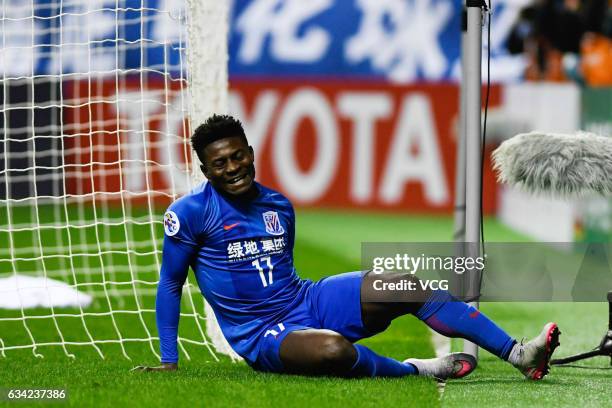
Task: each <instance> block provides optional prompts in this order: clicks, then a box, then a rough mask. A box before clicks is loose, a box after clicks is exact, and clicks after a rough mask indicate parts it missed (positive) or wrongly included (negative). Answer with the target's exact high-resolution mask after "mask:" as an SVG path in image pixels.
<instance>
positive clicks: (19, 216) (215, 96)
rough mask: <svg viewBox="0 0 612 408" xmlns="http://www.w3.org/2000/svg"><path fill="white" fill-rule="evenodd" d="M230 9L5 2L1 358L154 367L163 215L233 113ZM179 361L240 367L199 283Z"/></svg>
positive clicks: (163, 0) (1, 29) (0, 54)
mask: <svg viewBox="0 0 612 408" xmlns="http://www.w3.org/2000/svg"><path fill="white" fill-rule="evenodd" d="M153 6H157V7H156V8H154V7H153ZM228 7H229V6H228V4H227V2H218V1H214V0H206V1H196V0H177V1H167V0H159V1H147V0H114V1H108V0H88V1H85V0H28V1H21V0H19V1H17V0H0V8H1V10H0V36H1V37H0V75H2V91H1V92H0V100H1V102H2V104H1V107H0V129H2V137H1V138H0V242H2V243H3V245H2V246H1V247H0V356H4V357H7V358H10V356H11V353H20V352H31V353H32V354H34V355H35V356H37V357H42V356H44V355H45V353H46V352H48V351H47V350H52V351H51V352H52V353H56V352H60V353H63V354H65V355H66V356H70V357H77V358H78V357H79V355H80V353H81V352H82V350H87V352H83V355H86V353H90V352H93V354H95V355H97V356H99V357H102V358H112V357H114V356H123V357H125V358H128V359H142V358H147V356H148V357H152V356H153V357H155V358H159V354H158V349H159V347H158V338H157V329H156V326H155V293H156V287H157V282H158V280H159V269H160V264H161V249H162V242H163V220H162V217H163V213H164V211H165V209H166V208H167V206H168V205H169V204H170V203H171V202H172V201H173V200H175V199H176V198H178V197H179V196H180V195H182V194H184V193H186V192H187V191H189V189H191V188H192V187H193V186H194V185H195V184H196V183H199V182H201V181H202V176H201V175H200V174H199V173H200V172H199V165H194V164H193V163H192V160H195V161H197V158H196V156H195V154H192V153H191V147H190V145H189V135H190V133H191V129H192V128H193V126H197V125H198V124H199V123H201V122H202V120H203V119H204V118H205V117H207V116H208V115H209V114H211V113H213V112H225V111H227V86H228V81H227V59H228V56H227V31H228V21H227V19H228V14H229V12H228ZM179 351H180V353H181V355H182V356H183V357H184V358H187V359H189V358H191V357H192V356H194V355H195V354H198V353H204V354H202V355H205V356H207V357H206V358H210V359H213V360H218V359H219V353H223V354H229V355H230V356H231V357H232V358H237V356H236V355H235V354H231V353H233V352H232V351H231V348H229V346H228V345H227V342H225V339H224V338H223V336H222V334H221V332H220V330H219V327H218V325H217V323H216V321H215V319H214V314H213V313H212V311H211V310H210V307H209V306H207V305H206V304H205V302H204V300H203V298H202V295H201V294H200V292H199V290H198V288H197V285H196V284H195V280H194V279H193V276H191V277H190V278H189V279H188V281H187V283H186V285H185V286H184V288H183V300H182V305H181V324H180V328H179ZM194 353H195V354H194ZM198 355H200V354H198Z"/></svg>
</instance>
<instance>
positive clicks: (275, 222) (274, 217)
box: [262, 211, 285, 235]
mask: <svg viewBox="0 0 612 408" xmlns="http://www.w3.org/2000/svg"><path fill="white" fill-rule="evenodd" d="M262 215H263V219H264V224H265V225H266V232H267V233H268V234H272V235H283V234H284V233H285V229H284V228H283V226H282V225H281V223H280V219H279V218H278V213H277V212H276V211H266V212H265V213H263V214H262Z"/></svg>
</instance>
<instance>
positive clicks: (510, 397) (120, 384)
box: [0, 208, 612, 407]
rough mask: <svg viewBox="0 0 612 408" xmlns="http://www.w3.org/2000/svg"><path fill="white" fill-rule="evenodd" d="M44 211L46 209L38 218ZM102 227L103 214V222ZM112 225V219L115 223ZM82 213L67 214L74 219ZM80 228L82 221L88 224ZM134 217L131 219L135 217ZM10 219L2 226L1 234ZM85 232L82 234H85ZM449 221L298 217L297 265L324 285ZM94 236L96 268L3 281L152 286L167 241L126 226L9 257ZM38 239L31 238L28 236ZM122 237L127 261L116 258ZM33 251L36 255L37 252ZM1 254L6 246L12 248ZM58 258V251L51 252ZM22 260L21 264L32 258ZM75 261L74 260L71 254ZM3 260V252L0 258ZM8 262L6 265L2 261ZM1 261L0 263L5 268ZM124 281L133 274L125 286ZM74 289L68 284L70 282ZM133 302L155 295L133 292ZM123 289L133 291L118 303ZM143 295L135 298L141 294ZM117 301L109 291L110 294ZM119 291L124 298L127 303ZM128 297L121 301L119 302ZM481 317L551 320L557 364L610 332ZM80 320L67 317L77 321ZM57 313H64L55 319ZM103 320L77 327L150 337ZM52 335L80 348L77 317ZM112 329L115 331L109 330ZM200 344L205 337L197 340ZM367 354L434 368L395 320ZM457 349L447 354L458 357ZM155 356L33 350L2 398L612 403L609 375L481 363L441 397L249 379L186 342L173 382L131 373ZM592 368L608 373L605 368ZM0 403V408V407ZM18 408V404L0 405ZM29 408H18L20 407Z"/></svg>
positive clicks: (9, 338)
mask: <svg viewBox="0 0 612 408" xmlns="http://www.w3.org/2000/svg"><path fill="white" fill-rule="evenodd" d="M45 211H51V210H49V209H45V208H43V209H42V213H41V216H43V217H44V216H47V215H48V216H51V214H45V213H44V212H45ZM106 215H107V216H108V215H109V214H106ZM110 215H111V216H112V215H113V214H110ZM72 216H74V217H83V214H80V215H79V214H76V213H75V214H74V215H73V214H72V213H70V214H68V218H70V217H72ZM85 216H86V217H87V216H88V215H87V214H85ZM136 216H137V215H136ZM2 217H6V215H5V214H3V215H0V223H2V224H3V225H6V222H7V220H6V218H2ZM28 217H30V215H29V213H27V214H25V213H24V214H21V213H19V212H18V211H16V212H14V213H13V214H12V219H11V221H12V222H16V221H18V222H20V223H22V224H24V223H27V222H29V221H32V220H31V219H30V218H28ZM84 229H85V231H83V230H84ZM451 230H452V219H451V217H441V218H440V217H426V216H422V217H420V216H405V215H377V214H368V213H359V212H339V211H338V212H336V211H313V210H309V211H298V215H297V239H296V248H295V258H296V266H297V269H298V272H299V273H300V275H301V276H302V277H305V278H311V279H317V278H320V277H323V276H327V275H331V274H335V273H340V272H345V271H350V270H356V269H360V244H361V242H364V241H397V242H399V241H421V242H429V241H448V240H449V239H450V236H451ZM486 231H487V239H489V240H495V241H517V240H522V239H523V237H520V236H518V235H517V234H514V233H513V232H511V231H509V230H507V229H505V228H503V227H502V226H500V225H499V224H498V223H497V222H495V221H494V220H487V223H486ZM96 233H97V234H98V236H99V238H100V240H101V241H102V245H103V247H102V248H101V249H102V250H103V251H104V252H105V254H104V255H103V256H102V257H93V258H92V257H86V256H79V255H78V254H77V255H75V256H74V257H73V264H72V265H68V264H67V261H66V259H65V258H62V257H58V258H51V259H48V260H46V261H45V264H44V265H42V263H41V262H40V261H29V262H30V263H27V262H26V261H20V262H17V263H16V264H15V265H8V263H6V262H0V274H6V273H11V271H12V268H13V266H14V267H15V268H16V269H17V270H19V271H21V270H28V268H29V269H30V270H35V269H34V268H41V267H43V266H44V268H45V269H46V270H47V272H49V273H50V274H53V273H54V272H57V271H65V270H66V269H70V267H72V268H73V269H76V270H81V271H82V270H92V271H95V270H96V268H99V267H100V265H101V264H104V266H105V267H108V266H109V265H117V266H118V267H117V268H116V270H114V271H113V276H109V277H106V278H105V279H109V280H112V279H111V278H114V279H116V280H118V281H121V280H125V279H127V278H131V277H132V276H131V275H129V272H128V271H127V270H126V268H125V267H123V268H122V267H121V266H126V265H132V270H133V271H136V275H135V276H133V277H134V278H136V279H142V280H143V281H146V280H152V278H153V277H154V275H153V274H155V273H156V272H155V267H156V259H155V255H154V254H151V253H150V248H147V247H146V245H144V246H143V245H140V246H139V244H138V243H139V242H145V241H148V240H150V239H151V237H152V236H155V235H156V234H157V235H158V237H161V236H162V231H161V229H160V227H159V226H158V227H156V230H154V231H151V229H150V227H148V226H143V227H134V228H132V229H125V228H123V226H122V225H117V226H109V227H108V228H107V229H104V230H102V229H99V230H97V231H96V230H95V229H93V228H91V227H89V229H87V228H75V229H74V231H70V232H68V231H64V232H62V234H68V235H61V236H58V235H57V233H56V232H55V231H43V232H41V235H40V236H37V233H33V232H31V231H30V232H27V231H24V232H20V233H15V234H13V239H14V241H13V247H17V248H25V247H36V246H38V245H41V244H42V246H43V250H44V251H45V253H53V251H56V252H57V253H65V251H66V249H65V248H61V247H59V244H58V242H65V241H66V239H68V238H70V239H71V240H72V243H73V246H74V247H75V248H78V246H79V245H84V246H87V245H89V246H91V245H97V240H96V239H95V235H96ZM33 235H36V236H33ZM126 235H127V236H128V241H130V245H131V246H130V248H131V253H130V255H125V254H122V253H120V252H114V251H113V249H116V248H117V245H119V244H120V243H121V242H124V241H125V237H126ZM8 239H9V237H8V236H7V234H6V233H0V242H3V243H5V244H6V243H7V242H8ZM33 243H34V245H33ZM7 245H8V244H7ZM56 247H57V248H56ZM36 251H37V249H36V248H35V249H34V251H33V253H29V254H28V253H26V252H23V251H22V252H20V253H19V254H20V256H21V257H32V255H35V254H36ZM77 252H78V251H77ZM4 254H6V252H5V253H4ZM3 256H6V255H3ZM1 258H2V256H0V259H1ZM126 274H128V275H127V276H126ZM67 278H68V280H70V276H68V277H67ZM82 279H84V280H85V281H86V282H89V283H91V284H92V285H95V286H92V287H94V288H99V289H96V290H99V291H102V290H103V288H104V287H107V290H108V291H109V294H111V296H109V299H110V301H106V299H105V297H96V300H95V302H94V304H93V305H92V311H95V312H97V313H106V312H109V311H110V310H120V309H130V308H133V307H134V306H135V298H134V296H133V295H132V296H129V291H130V290H132V288H131V287H123V286H120V285H112V284H109V283H108V282H107V283H106V285H103V283H104V282H103V281H101V277H100V276H98V275H96V274H95V273H92V274H90V275H86V276H85V277H83V278H82ZM136 288H137V289H139V292H138V293H147V290H150V289H152V288H151V287H150V286H147V285H145V284H137V285H136ZM125 290H127V291H128V292H125ZM140 290H142V291H140ZM113 291H115V292H113ZM122 291H123V292H122ZM120 293H127V294H128V296H115V295H114V294H120ZM137 299H138V302H139V306H140V307H141V308H145V309H151V308H152V307H153V305H154V295H153V293H150V294H144V295H139V296H138V297H137ZM194 299H196V302H195V305H194V306H192V305H191V304H189V303H188V302H184V303H183V305H182V311H183V312H185V313H189V311H190V310H191V308H192V307H196V309H199V308H201V306H202V303H201V300H197V299H198V296H195V297H194ZM482 308H483V310H484V311H485V312H486V313H488V314H490V315H491V316H492V317H494V318H495V320H496V321H498V322H499V323H500V325H501V326H502V327H504V328H506V329H508V330H509V331H510V333H511V334H512V335H514V336H516V337H518V338H520V337H523V336H524V337H530V336H532V335H534V334H536V333H537V332H538V330H539V329H540V327H541V325H542V324H543V323H545V322H546V321H548V320H556V321H557V322H558V323H559V325H560V326H561V330H562V332H563V335H562V338H561V343H562V346H561V348H560V349H559V351H558V354H559V355H567V354H570V353H573V352H577V351H583V350H587V349H589V348H591V347H593V346H595V345H596V343H597V341H598V337H599V336H600V335H601V334H602V333H603V330H604V329H605V326H606V321H605V320H606V305H605V304H596V303H593V304H539V303H538V304H536V303H521V304H517V303H513V304H502V303H496V304H493V303H492V304H484V305H482ZM75 311H76V310H71V312H75ZM55 312H56V313H62V312H65V311H64V310H62V309H56V310H55ZM26 313H27V315H28V316H36V315H45V314H48V313H49V310H42V309H36V310H28V311H27V312H26ZM15 316H20V312H17V313H16V312H9V311H0V318H6V317H15ZM113 317H114V319H115V320H114V322H113V321H112V320H111V315H110V314H108V313H106V314H104V315H102V316H87V317H85V318H84V320H85V323H86V325H87V327H88V329H89V331H90V332H91V333H92V334H93V335H94V337H95V338H96V339H100V338H104V339H109V340H113V339H114V340H116V339H117V338H118V336H119V334H118V333H120V335H121V336H122V337H128V338H143V337H147V332H146V331H147V330H148V331H149V333H150V334H151V335H153V336H155V335H156V331H155V322H154V314H153V313H143V315H142V320H140V319H141V318H140V317H138V316H136V315H123V314H113ZM56 321H57V324H58V327H59V329H60V330H59V332H61V333H62V335H63V336H64V340H65V341H67V342H71V341H72V342H83V341H87V339H88V337H87V333H86V332H85V331H84V329H83V322H82V321H81V320H80V319H77V318H74V317H58V318H56ZM115 326H116V327H117V329H118V330H117V329H115V328H114V327H115ZM28 328H29V329H30V332H31V334H32V336H33V337H34V338H35V339H36V341H37V342H38V343H42V342H55V341H58V339H59V334H58V333H59V332H58V329H57V327H56V326H55V325H54V323H53V321H52V320H51V319H35V318H28ZM180 334H181V336H182V337H186V338H195V339H197V338H198V336H199V328H198V323H197V322H196V321H195V319H193V318H190V317H183V318H182V319H181V327H180ZM28 336H29V334H28V333H27V332H26V331H25V329H24V327H23V324H22V323H21V322H20V321H14V322H7V321H0V339H2V341H3V342H4V344H5V345H10V344H28V342H29V340H28V338H29V337H28ZM200 338H201V337H200ZM363 343H364V344H367V345H368V346H370V347H372V348H373V349H374V350H376V351H378V352H380V353H383V354H385V355H388V356H391V357H395V358H398V359H404V358H407V357H409V356H415V357H429V356H433V355H434V349H433V346H432V343H431V340H430V335H429V331H428V329H427V328H426V327H425V326H424V325H423V324H422V323H420V322H419V321H417V320H416V319H415V318H412V317H404V318H400V319H398V320H396V321H395V322H394V324H393V325H392V326H391V328H390V329H389V330H387V331H386V332H385V333H383V334H380V335H378V336H375V337H373V338H371V339H367V340H365V341H363ZM459 346H460V345H459V343H458V342H455V343H454V347H455V348H458V347H459ZM151 347H153V348H155V349H157V347H158V344H157V342H155V341H153V342H151V343H150V342H139V343H136V342H130V343H127V344H126V345H125V352H126V353H127V354H128V355H129V356H130V357H131V360H128V359H126V358H124V357H123V356H122V354H123V353H122V350H121V348H120V347H119V346H118V345H117V344H114V343H108V344H104V345H101V346H100V348H101V351H102V352H103V353H104V355H105V359H104V360H102V359H101V358H100V357H99V356H98V354H97V353H96V352H95V350H94V349H93V348H92V347H91V346H71V345H68V346H67V347H66V349H67V352H69V353H73V354H74V355H75V356H76V358H75V359H71V358H68V357H67V356H66V354H65V352H64V350H63V349H62V348H61V347H58V346H52V347H39V348H38V349H37V352H38V353H40V354H42V355H44V358H42V359H40V358H35V357H34V356H33V354H32V350H31V349H23V350H8V351H6V353H5V354H6V357H5V358H2V357H0V387H4V388H34V387H36V388H51V387H53V388H66V389H67V390H68V395H69V396H68V399H67V401H66V403H67V404H68V405H69V406H79V407H80V406H100V407H105V406H113V407H117V406H128V405H129V406H138V405H142V406H168V405H178V404H180V405H181V406H183V405H187V404H194V405H195V406H206V407H209V406H210V407H213V406H215V407H216V406H223V407H225V406H228V407H231V406H236V407H238V406H240V407H244V406H248V407H259V406H261V407H264V406H265V407H267V406H291V407H293V406H325V407H328V406H332V407H335V406H338V407H340V406H342V407H346V406H359V407H361V406H376V407H387V406H388V407H404V406H411V407H421V406H426V407H437V406H440V407H446V406H449V407H451V406H453V407H454V406H457V407H470V406H496V407H497V406H512V407H523V406H549V405H555V406H574V405H582V406H610V404H611V400H612V393H610V392H609V384H610V382H611V381H612V371H605V370H597V369H595V368H593V369H570V368H563V369H553V371H552V373H551V374H550V376H549V377H547V379H546V380H545V381H543V382H540V383H530V382H527V381H525V380H523V379H522V378H521V377H520V376H519V375H518V373H517V372H516V371H515V370H514V369H513V368H512V367H509V366H508V365H507V364H505V363H503V362H499V361H497V360H496V359H495V358H494V357H493V356H491V355H489V354H487V353H485V352H482V353H481V364H480V367H479V369H478V370H477V371H476V372H475V373H474V374H472V375H471V376H469V377H468V378H466V379H463V380H460V381H455V382H450V383H449V384H447V386H446V388H445V390H444V392H443V394H440V392H439V391H438V388H437V386H436V384H435V382H434V381H431V380H427V379H422V378H402V379H359V380H343V379H334V378H308V377H301V376H282V375H274V374H260V373H255V372H253V371H252V370H251V369H249V368H248V367H247V366H246V365H245V364H244V363H232V362H230V361H229V360H228V359H226V358H222V359H221V361H215V360H214V359H213V358H212V356H211V354H210V353H209V351H208V350H207V349H206V348H205V347H202V346H198V345H194V344H188V343H184V347H185V350H186V351H187V352H188V353H189V355H190V357H191V359H190V360H187V359H186V358H185V355H184V354H182V355H181V363H180V365H181V368H180V370H179V371H178V372H175V373H131V372H129V369H130V368H131V367H133V366H134V365H137V364H154V363H155V362H156V361H155V357H154V355H153V353H152V352H151ZM592 364H595V365H598V366H606V365H607V364H609V362H608V361H606V360H605V359H601V360H599V361H594V362H593V363H592ZM0 404H3V403H2V402H0ZM4 404H10V406H13V405H15V404H13V403H6V402H5V403H4ZM21 405H22V406H25V404H21Z"/></svg>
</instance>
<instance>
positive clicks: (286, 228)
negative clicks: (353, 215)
mask: <svg viewBox="0 0 612 408" xmlns="http://www.w3.org/2000/svg"><path fill="white" fill-rule="evenodd" d="M191 143H192V146H193V149H194V150H195V152H196V153H197V155H198V157H199V159H200V161H201V162H202V166H201V169H202V171H203V172H204V174H205V175H206V177H207V179H208V183H203V184H202V185H200V186H198V187H196V188H195V189H194V190H193V191H192V192H191V193H189V194H188V195H186V196H184V197H182V198H180V199H178V200H177V201H176V202H174V203H173V204H172V205H171V206H170V207H169V209H168V211H167V212H166V214H165V216H164V230H165V238H164V247H163V256H162V258H163V260H162V267H161V272H160V282H159V286H158V291H157V301H156V312H157V326H158V330H159V338H160V343H161V355H162V359H161V363H162V364H161V366H159V367H143V366H141V367H137V368H139V369H142V370H146V371H163V370H175V369H176V368H177V363H178V350H177V331H178V323H179V311H180V300H181V290H182V287H183V284H184V282H185V279H186V278H187V272H188V269H189V267H191V269H193V271H194V272H195V276H196V279H197V282H198V285H199V287H200V290H201V291H202V294H203V295H204V297H205V298H206V299H207V300H208V302H209V303H210V305H211V306H212V308H213V310H214V312H215V316H216V317H217V320H218V322H219V325H220V327H221V331H222V332H223V334H224V336H225V338H226V339H227V341H228V342H229V344H230V345H231V346H232V348H233V349H234V350H235V351H236V352H237V353H238V354H239V355H241V356H242V357H243V358H244V359H245V360H246V362H247V363H248V364H249V365H250V366H251V367H252V368H254V369H255V370H259V371H269V372H277V373H298V374H307V375H334V376H343V377H375V376H386V377H400V376H406V375H423V376H431V377H435V378H438V379H447V378H460V377H464V376H466V375H467V374H469V373H471V372H472V371H473V370H474V368H475V367H476V360H475V359H474V358H473V357H472V356H470V355H469V354H465V353H452V354H449V355H447V356H443V357H440V358H433V359H408V360H405V361H397V360H394V359H391V358H388V357H384V356H381V355H378V354H377V353H375V352H374V351H372V350H370V349H369V348H367V347H365V346H363V345H360V344H354V343H355V342H356V341H358V340H359V339H363V338H365V337H369V336H372V335H374V334H376V333H380V332H381V331H383V330H385V329H386V328H387V327H388V326H389V324H390V323H391V321H392V320H393V319H395V318H396V317H399V316H402V315H405V314H413V315H415V316H416V317H417V318H419V319H420V320H422V321H423V322H424V323H425V324H427V325H428V326H430V327H431V328H433V329H434V330H436V331H437V332H439V333H441V334H443V335H446V336H449V337H462V338H465V339H468V340H470V341H472V342H474V343H476V344H477V345H478V346H480V347H482V348H484V349H485V350H488V351H489V352H491V353H493V354H495V355H496V356H498V357H500V358H501V359H503V360H507V361H508V362H509V363H511V364H513V365H514V366H515V367H516V368H518V369H519V370H520V371H521V372H522V373H523V374H524V375H525V376H526V377H528V378H530V379H534V380H539V379H541V378H543V377H544V376H545V375H546V374H547V373H548V370H549V361H550V358H551V355H552V353H553V351H554V349H555V348H556V347H557V346H558V344H559V343H558V337H559V334H560V333H559V330H558V328H557V325H556V324H554V323H548V324H547V325H546V326H544V329H543V330H542V332H541V334H540V335H539V336H537V337H536V338H535V339H533V340H532V341H530V342H527V343H526V344H522V342H521V343H518V342H517V341H516V340H515V339H513V338H512V337H510V336H509V335H508V334H506V332H504V331H503V330H502V329H501V328H499V327H498V326H497V325H496V324H495V323H493V322H492V321H491V320H489V319H488V318H487V317H486V316H485V315H484V314H482V313H480V312H479V311H478V310H476V309H474V308H473V307H471V306H469V305H468V304H466V303H463V302H460V301H458V300H456V299H455V298H453V297H452V296H451V295H450V294H449V293H448V292H446V291H442V290H437V291H422V290H421V289H420V286H419V285H417V286H416V287H417V288H418V290H419V291H420V292H419V293H418V296H417V295H416V294H414V293H411V292H412V291H406V292H405V293H404V294H403V296H404V299H395V301H385V299H384V296H385V295H384V293H383V294H377V295H375V296H379V298H375V297H373V296H374V295H372V293H373V290H372V287H373V281H374V279H385V280H387V281H389V282H393V281H400V280H403V281H405V280H406V279H414V277H412V276H411V275H404V274H396V275H374V274H373V273H368V272H351V273H345V274H341V275H336V276H331V277H328V278H324V279H321V280H320V281H318V282H312V281H310V280H304V279H300V278H299V277H298V275H297V273H296V270H295V267H294V265H293V244H294V239H295V214H294V211H293V207H292V205H291V203H290V202H289V200H288V199H287V198H285V197H284V196H283V195H282V194H280V193H278V192H276V191H273V190H271V189H269V188H267V187H264V186H262V185H261V184H259V183H257V182H256V181H255V166H254V153H253V149H252V147H250V146H249V144H248V142H247V138H246V135H245V133H244V130H243V128H242V125H241V123H240V122H239V121H238V120H236V119H234V118H232V117H231V116H227V115H213V116H212V117H210V118H209V119H208V120H207V121H206V122H205V123H204V124H203V125H201V126H200V127H198V128H197V129H196V131H195V132H194V134H193V136H192V138H191ZM381 296H382V297H381ZM417 299H418V300H417Z"/></svg>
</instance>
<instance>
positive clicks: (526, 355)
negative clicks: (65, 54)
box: [361, 273, 560, 379]
mask: <svg viewBox="0 0 612 408" xmlns="http://www.w3.org/2000/svg"><path fill="white" fill-rule="evenodd" d="M376 280H383V281H385V282H386V283H398V282H402V281H406V280H413V281H414V282H415V283H416V284H415V285H413V287H414V290H404V291H394V292H390V291H381V290H376V287H378V288H380V287H381V285H380V283H379V284H377V285H375V284H374V281H376ZM361 298H362V303H361V307H362V309H361V310H362V319H363V323H364V325H365V326H366V327H368V328H376V327H385V326H386V325H388V324H389V323H390V322H391V321H392V320H393V319H395V318H396V317H398V316H401V315H404V314H413V315H415V316H416V317H417V318H419V319H420V320H422V321H423V322H424V323H426V324H427V325H428V326H429V327H431V328H432V329H434V330H435V331H437V332H438V333H440V334H442V335H445V336H447V337H461V338H464V339H467V340H470V341H471V342H473V343H475V344H477V345H478V346H480V347H482V348H484V349H485V350H487V351H489V352H491V353H492V354H494V355H496V356H498V357H500V358H502V359H504V360H507V361H509V362H510V363H512V364H513V365H514V366H515V367H517V368H518V369H519V370H521V371H522V372H523V373H524V374H525V375H526V376H528V377H529V378H533V379H540V378H542V377H543V376H544V375H545V374H546V371H547V368H548V362H549V360H550V357H551V356H552V353H553V352H554V349H555V348H556V347H557V346H558V344H559V342H558V337H559V334H560V333H559V330H558V328H557V326H556V325H555V324H554V323H550V324H547V325H546V326H545V327H544V329H543V331H542V333H541V334H540V335H539V336H538V337H536V338H535V339H534V340H533V341H531V342H529V343H527V344H525V345H523V344H518V343H517V342H516V340H515V339H513V338H512V337H510V336H509V335H508V334H507V333H506V332H505V331H504V330H502V329H501V328H500V327H499V326H497V324H495V323H494V322H493V321H492V320H490V319H489V318H488V317H487V316H485V315H484V314H483V313H481V312H480V311H479V310H477V309H475V308H474V307H472V306H470V305H468V304H467V303H464V302H461V301H458V300H457V299H455V298H454V297H452V296H451V294H450V293H449V292H447V291H443V290H436V291H431V290H428V289H423V288H422V287H421V285H419V284H418V280H417V279H416V278H415V277H414V276H413V275H410V274H383V275H375V274H373V273H368V274H366V275H365V276H364V277H363V281H362V287H361Z"/></svg>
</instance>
